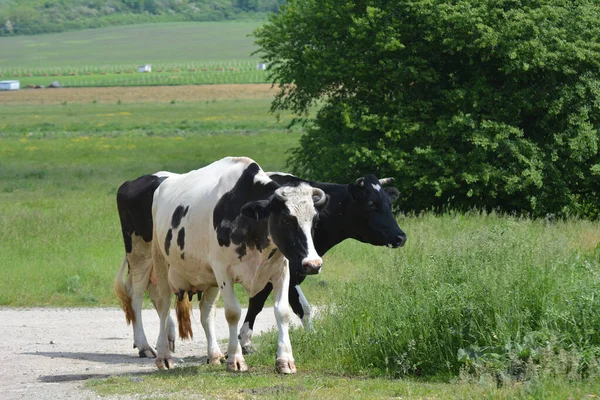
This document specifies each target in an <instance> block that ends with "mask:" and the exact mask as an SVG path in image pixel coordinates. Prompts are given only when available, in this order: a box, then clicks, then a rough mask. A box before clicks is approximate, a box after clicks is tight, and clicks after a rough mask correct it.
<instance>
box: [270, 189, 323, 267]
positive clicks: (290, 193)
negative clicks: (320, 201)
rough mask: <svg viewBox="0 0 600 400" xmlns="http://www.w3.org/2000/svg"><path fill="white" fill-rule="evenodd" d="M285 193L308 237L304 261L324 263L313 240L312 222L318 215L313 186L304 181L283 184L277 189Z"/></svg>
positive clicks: (289, 206) (291, 210) (288, 204)
mask: <svg viewBox="0 0 600 400" xmlns="http://www.w3.org/2000/svg"><path fill="white" fill-rule="evenodd" d="M277 191H279V192H280V193H281V194H283V195H284V196H285V197H286V199H287V201H286V202H285V204H286V206H287V208H288V210H289V212H290V215H293V216H295V217H296V219H297V220H298V227H299V228H300V230H302V232H303V233H304V235H305V236H306V239H307V244H308V254H307V255H306V257H305V258H304V259H303V260H302V263H306V262H309V261H312V262H317V263H319V264H322V263H323V260H322V259H321V257H320V256H319V254H318V253H317V251H316V250H315V246H314V243H313V241H312V234H311V232H312V223H313V218H314V217H315V216H316V215H317V210H315V205H314V202H313V200H312V193H313V188H312V187H311V186H309V185H308V184H306V183H302V184H300V185H298V186H295V187H293V186H283V187H281V188H279V189H277Z"/></svg>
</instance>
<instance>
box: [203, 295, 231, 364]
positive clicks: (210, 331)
mask: <svg viewBox="0 0 600 400" xmlns="http://www.w3.org/2000/svg"><path fill="white" fill-rule="evenodd" d="M218 297H219V288H218V287H213V288H210V289H208V290H206V291H204V292H203V293H202V300H200V322H201V323H202V328H204V334H205V335H206V343H207V345H208V349H207V352H206V354H207V357H208V364H210V365H221V360H222V359H224V358H225V356H224V355H223V353H221V349H220V348H219V344H218V343H217V335H216V334H215V315H216V312H217V307H216V303H217V298H218Z"/></svg>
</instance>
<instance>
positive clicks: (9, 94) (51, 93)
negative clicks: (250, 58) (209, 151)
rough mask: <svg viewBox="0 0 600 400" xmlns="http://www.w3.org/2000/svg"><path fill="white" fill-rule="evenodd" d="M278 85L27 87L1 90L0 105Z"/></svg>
mask: <svg viewBox="0 0 600 400" xmlns="http://www.w3.org/2000/svg"><path fill="white" fill-rule="evenodd" d="M276 93H277V88H273V87H272V86H271V85H270V84H231V85H229V84H227V85H187V86H140V87H97V88H60V89H26V90H25V89H24V90H18V91H0V104H60V103H63V102H67V103H70V104H72V103H75V104H78V103H91V102H93V101H94V100H95V101H96V102H98V103H115V102H117V101H119V100H121V101H123V102H127V103H148V102H155V103H163V102H165V103H166V102H170V101H172V100H176V101H204V100H235V99H268V98H272V97H274V96H275V94H276Z"/></svg>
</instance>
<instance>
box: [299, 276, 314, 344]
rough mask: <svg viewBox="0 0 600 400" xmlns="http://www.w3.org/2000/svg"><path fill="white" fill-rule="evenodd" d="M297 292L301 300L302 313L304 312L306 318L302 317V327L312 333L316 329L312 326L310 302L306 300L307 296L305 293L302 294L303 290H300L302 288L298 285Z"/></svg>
mask: <svg viewBox="0 0 600 400" xmlns="http://www.w3.org/2000/svg"><path fill="white" fill-rule="evenodd" d="M296 291H297V292H298V299H299V300H300V305H301V306H302V311H304V316H303V317H302V325H303V326H304V329H305V330H307V331H309V332H312V331H313V330H314V329H313V326H312V318H311V309H310V304H308V300H306V296H304V293H303V292H302V289H300V286H298V285H296Z"/></svg>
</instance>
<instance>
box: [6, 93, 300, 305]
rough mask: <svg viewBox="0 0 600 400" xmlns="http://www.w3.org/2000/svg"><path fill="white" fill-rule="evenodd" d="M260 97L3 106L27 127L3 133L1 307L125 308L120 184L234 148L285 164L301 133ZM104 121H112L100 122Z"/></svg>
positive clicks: (267, 164) (276, 166)
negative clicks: (117, 286)
mask: <svg viewBox="0 0 600 400" xmlns="http://www.w3.org/2000/svg"><path fill="white" fill-rule="evenodd" d="M261 104H262V106H263V108H262V112H261V113H259V112H258V111H257V109H255V108H253V107H254V106H255V103H253V102H250V101H249V102H244V101H237V100H231V101H224V100H223V101H217V102H215V103H212V102H209V103H208V104H207V103H202V104H195V105H193V104H187V103H186V104H184V105H182V104H179V103H178V104H175V105H169V104H155V103H144V104H136V105H131V106H130V107H126V106H125V105H116V104H112V105H100V104H97V105H77V106H75V105H74V106H73V107H72V108H70V110H69V108H68V107H63V106H61V105H60V104H59V105H53V106H49V105H46V106H36V107H33V106H14V107H12V106H11V107H12V108H11V107H2V108H1V109H0V113H3V115H4V117H5V121H6V120H9V121H17V122H18V121H20V123H22V124H21V125H19V124H17V125H15V126H13V125H12V122H9V126H5V127H4V128H3V136H4V137H0V209H1V210H2V212H1V213H0V254H2V259H3V261H2V263H0V275H1V276H2V277H3V279H2V280H1V281H0V305H9V306H42V305H43V306H72V305H78V306H81V305H116V304H117V303H116V301H115V300H116V299H115V296H114V294H113V290H112V280H113V278H114V275H115V274H116V271H117V269H118V266H119V265H120V261H121V260H122V257H123V254H124V253H123V243H122V238H121V237H120V228H119V221H118V216H117V212H116V200H115V196H116V190H117V188H118V186H119V185H120V184H121V183H123V182H124V181H125V180H128V179H133V178H136V177H137V176H140V175H143V174H147V173H152V172H155V171H159V170H169V171H174V172H186V171H189V170H191V169H195V168H199V167H202V166H204V165H206V164H208V163H210V162H212V161H214V160H217V159H219V158H221V157H224V156H227V155H245V156H249V157H252V158H254V159H255V160H256V161H258V162H259V163H260V164H261V166H263V167H264V168H265V169H266V170H282V169H284V166H285V153H286V151H287V150H288V149H289V148H291V147H292V146H294V145H295V144H296V143H297V141H298V139H299V136H300V134H299V132H287V131H285V130H284V124H283V123H280V124H276V123H275V122H274V120H273V117H272V116H270V115H269V114H268V113H267V111H266V108H265V107H266V106H267V103H265V102H262V103H261ZM178 107H182V108H183V109H182V110H180V113H179V112H177V108H178ZM203 107H208V108H209V110H206V109H203ZM122 110H129V111H122ZM192 110H196V112H195V113H194V112H192ZM13 112H14V113H15V114H18V115H13V116H11V114H12V113H13ZM29 112H31V114H29V118H26V117H25V116H27V115H28V113H29ZM123 112H126V113H129V112H130V113H131V114H130V115H122V114H120V113H123ZM19 113H23V114H19ZM96 114H101V115H100V116H96ZM106 114H113V116H112V117H109V116H107V115H106ZM32 115H33V116H35V115H38V116H39V118H31V116H32ZM184 116H188V119H186V120H182V119H181V118H184ZM128 119H129V123H128V122H126V121H127V120H128ZM203 119H207V120H206V121H204V120H203ZM38 120H39V121H41V122H39V123H38V122H37V121H38ZM109 121H112V122H109ZM100 122H104V123H106V125H107V128H104V129H103V128H96V129H94V125H96V124H97V123H100ZM28 123H29V126H27V125H28ZM23 132H31V135H29V134H28V135H25V136H24V135H23ZM240 291H241V290H240Z"/></svg>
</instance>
